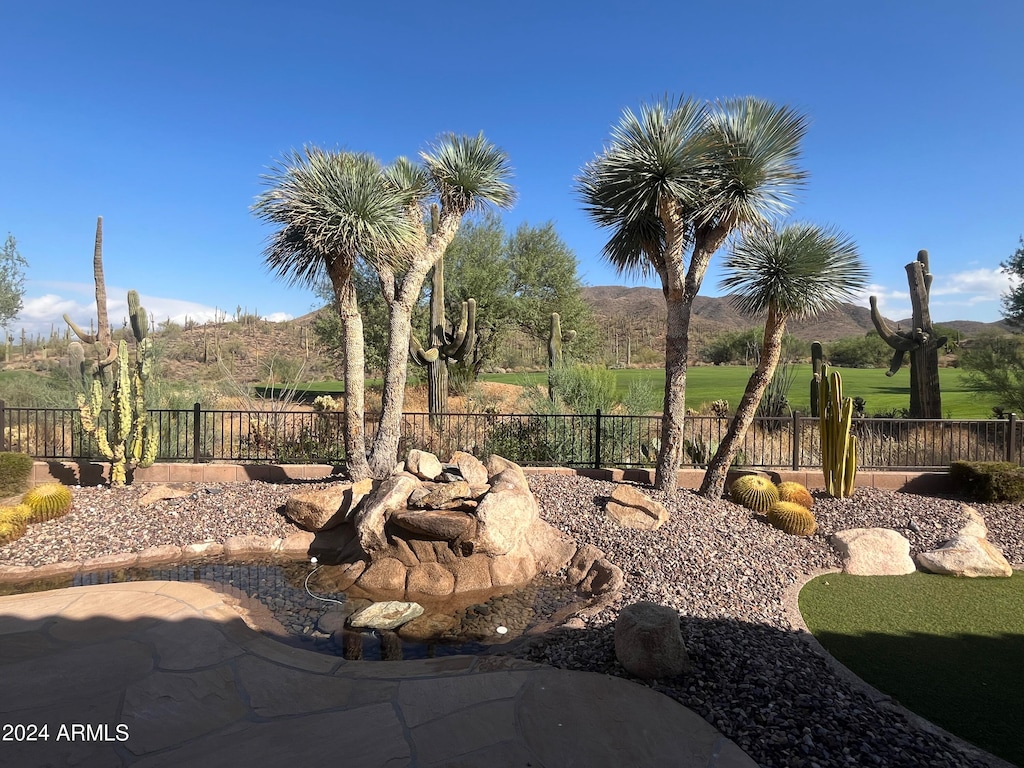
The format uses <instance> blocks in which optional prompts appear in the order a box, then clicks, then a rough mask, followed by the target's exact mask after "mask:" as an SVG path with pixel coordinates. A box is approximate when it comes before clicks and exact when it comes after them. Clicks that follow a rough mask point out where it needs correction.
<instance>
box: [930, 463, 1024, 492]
mask: <svg viewBox="0 0 1024 768" xmlns="http://www.w3.org/2000/svg"><path fill="white" fill-rule="evenodd" d="M949 475H950V477H951V478H952V480H953V484H954V486H955V487H956V489H957V491H959V492H960V493H961V494H963V495H964V496H966V497H967V498H970V499H974V500H975V501H983V502H993V501H1010V502H1019V501H1024V468H1022V467H1019V466H1017V465H1016V464H1014V463H1012V462H1008V461H954V462H953V463H952V464H951V465H950V466H949Z"/></svg>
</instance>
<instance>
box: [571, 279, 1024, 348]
mask: <svg viewBox="0 0 1024 768" xmlns="http://www.w3.org/2000/svg"><path fill="white" fill-rule="evenodd" d="M583 298H584V299H585V300H586V302H587V303H588V304H590V306H591V307H592V308H593V310H594V314H595V315H597V317H598V319H599V320H600V324H601V325H602V326H603V327H606V328H616V327H618V328H631V329H633V328H650V326H651V325H654V324H656V323H661V324H662V326H663V323H664V320H665V299H664V297H663V295H662V292H661V290H659V289H657V288H644V287H640V288H625V287H622V286H618V285H600V286H593V287H586V288H584V289H583ZM886 321H887V322H888V323H889V325H890V326H891V327H893V328H895V327H896V326H897V325H899V326H900V327H902V328H907V327H908V326H909V325H910V319H909V318H905V319H903V320H899V321H896V320H890V319H889V318H886ZM763 322H764V321H763V320H760V319H757V318H751V317H748V316H747V315H744V314H743V313H741V312H739V311H738V310H736V308H735V307H733V305H732V303H731V302H730V301H729V299H728V298H727V297H713V296H698V297H697V299H696V301H694V303H693V315H692V318H691V324H690V328H691V332H692V334H693V335H695V336H698V337H704V338H707V337H711V336H716V335H718V334H720V333H724V332H727V331H743V330H746V329H748V328H754V327H760V326H762V325H763ZM935 322H936V323H937V324H939V325H944V326H946V327H949V328H954V329H956V330H958V331H960V332H961V333H962V334H964V335H965V336H977V335H979V334H981V333H988V332H1005V331H1007V330H1009V329H1008V327H1007V325H1006V324H1005V323H1004V322H998V323H980V322H977V321H974V320H951V321H946V320H941V321H939V320H936V321H935ZM652 330H653V332H654V333H655V334H657V335H660V336H662V337H663V336H664V327H662V328H661V330H660V331H658V330H655V329H653V328H652ZM872 330H874V325H873V324H872V322H871V310H870V309H869V308H868V307H861V306H857V305H855V304H844V305H842V306H841V307H839V308H838V309H835V310H833V311H832V312H828V313H826V314H824V315H819V316H818V317H816V318H814V319H813V320H791V321H789V322H788V323H787V324H786V331H787V332H788V333H790V334H792V335H793V336H795V337H796V338H798V339H802V340H805V341H822V342H828V341H837V340H838V339H843V338H848V337H850V336H863V335H864V334H866V333H868V332H869V331H872Z"/></svg>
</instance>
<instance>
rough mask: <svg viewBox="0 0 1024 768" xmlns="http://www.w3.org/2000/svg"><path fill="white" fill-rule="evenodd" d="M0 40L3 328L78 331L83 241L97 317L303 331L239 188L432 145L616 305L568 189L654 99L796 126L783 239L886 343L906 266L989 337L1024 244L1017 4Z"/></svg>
mask: <svg viewBox="0 0 1024 768" xmlns="http://www.w3.org/2000/svg"><path fill="white" fill-rule="evenodd" d="M0 28H2V29H3V30H4V35H3V38H4V39H3V43H2V45H0V95H2V97H3V106H4V116H3V119H2V120H0V236H3V235H4V234H5V233H6V232H7V231H10V232H11V233H13V234H14V236H15V237H16V238H17V240H18V245H19V250H20V252H21V254H22V255H23V256H24V257H25V258H26V259H27V260H28V262H29V269H28V271H27V278H28V280H27V292H26V297H25V310H24V311H23V313H22V315H21V317H20V318H19V319H18V320H16V321H15V322H14V324H13V327H14V328H15V329H17V328H19V327H22V326H25V327H28V328H29V329H30V330H32V329H36V330H40V331H43V332H44V333H48V331H49V327H50V323H51V322H56V324H57V327H58V328H62V327H63V324H62V323H61V321H60V315H61V313H62V312H70V313H71V315H72V316H73V318H75V319H76V320H77V321H78V322H80V323H88V318H89V317H90V316H94V306H93V305H92V269H91V255H92V240H93V232H94V228H95V220H96V216H97V215H102V216H103V217H104V230H105V247H104V265H105V270H106V279H107V285H108V292H109V297H110V305H111V314H112V318H116V317H118V316H119V314H123V313H124V306H125V298H124V294H125V292H126V290H127V289H128V288H135V289H136V290H138V291H139V292H140V293H141V294H142V297H143V303H144V304H145V305H146V307H147V308H148V309H150V310H151V311H152V312H153V313H154V314H155V315H156V318H157V320H158V321H159V320H163V319H164V318H166V317H171V318H174V319H177V320H179V321H180V320H182V319H184V317H185V315H188V316H190V317H192V318H196V319H198V320H204V319H208V318H210V317H212V316H213V312H214V309H215V308H219V309H220V310H222V311H227V312H228V314H233V313H234V311H235V307H236V306H239V305H241V306H242V307H245V308H248V309H249V310H250V311H254V310H258V311H259V313H260V314H261V315H264V316H268V317H270V318H272V319H281V318H284V317H288V316H298V315H302V314H304V313H306V312H308V311H310V309H311V308H312V307H313V305H314V304H315V303H316V302H315V298H314V296H313V294H312V292H310V291H308V290H303V289H298V288H289V287H287V286H286V285H285V284H284V283H283V282H281V281H280V280H278V279H276V278H275V277H273V276H272V275H271V274H269V273H268V272H267V271H266V270H265V268H264V267H263V263H262V256H261V250H262V247H263V244H264V240H265V238H266V236H267V234H268V232H269V230H268V228H267V227H266V226H265V225H263V224H261V223H260V222H258V221H257V220H256V219H255V218H254V217H253V216H252V215H251V213H250V211H249V206H250V205H251V203H252V202H253V199H254V198H255V196H256V195H257V194H258V193H259V192H260V191H261V189H262V187H261V183H260V174H261V173H263V172H264V171H265V169H266V168H267V166H269V165H270V164H271V163H272V162H273V161H275V160H276V159H277V158H279V157H280V156H281V155H282V153H283V152H285V151H287V150H290V149H293V148H299V147H301V146H302V145H303V144H307V143H313V144H318V145H321V146H324V147H329V148H344V149H352V150H360V151H369V152H373V153H374V154H376V155H377V156H378V157H379V158H381V159H382V160H383V161H390V160H392V159H394V158H395V157H397V156H399V155H407V156H412V157H415V156H416V153H417V152H418V151H420V150H421V149H423V148H424V147H425V146H426V144H427V143H428V142H429V141H430V140H432V139H433V138H435V137H436V136H437V135H438V134H440V133H442V132H445V131H455V132H465V133H476V132H478V131H481V130H482V131H483V132H484V133H485V134H486V135H487V137H488V138H489V139H491V140H492V141H493V142H495V143H496V144H497V145H499V146H501V147H502V148H504V149H505V150H506V151H507V152H508V154H509V156H510V158H511V162H512V165H513V167H514V169H515V180H514V181H515V185H516V187H517V190H518V193H519V202H518V204H517V205H516V207H515V208H514V209H513V210H512V211H511V212H508V213H506V214H505V221H506V223H507V225H508V226H509V227H510V228H511V227H514V226H516V225H517V224H518V223H520V222H522V221H528V222H531V223H534V224H541V223H543V222H545V221H547V220H549V219H550V220H553V221H554V222H555V224H556V227H557V229H558V231H559V233H560V234H561V236H562V238H563V239H564V240H565V241H566V243H567V244H568V245H569V247H570V248H572V249H573V250H574V252H575V253H576V256H577V258H578V259H579V262H580V272H581V275H582V277H583V280H584V282H585V283H587V284H589V285H608V284H636V283H635V282H632V281H630V280H628V279H625V278H623V277H620V276H618V275H616V273H615V272H614V271H613V270H612V269H611V268H610V267H609V266H608V265H607V264H606V263H605V262H604V261H603V260H602V258H601V256H600V252H601V247H602V245H603V243H604V237H603V235H602V233H601V232H600V231H598V230H597V229H596V228H595V227H594V226H593V225H592V224H591V223H590V221H589V220H588V219H587V217H586V216H585V215H584V213H583V212H582V210H581V208H580V205H579V202H578V199H577V197H576V195H575V193H574V191H573V179H574V177H575V175H576V174H577V173H578V171H579V169H580V167H581V166H582V165H583V164H584V163H585V162H586V161H587V160H588V159H590V158H591V157H593V156H594V155H595V154H596V153H597V152H599V151H600V150H601V148H602V146H603V144H604V142H605V140H606V139H607V137H608V135H609V132H610V128H611V126H612V125H613V124H614V123H615V122H617V121H618V118H619V116H620V115H621V113H622V110H623V109H624V108H626V107H632V108H634V109H635V108H637V107H638V106H639V105H640V104H641V103H642V102H644V101H650V100H652V99H655V98H658V97H659V96H661V95H663V94H665V93H670V94H685V95H691V96H695V97H698V98H705V99H716V98H723V97H731V96H742V95H755V96H760V97H763V98H767V99H771V100H773V101H776V102H779V103H786V104H790V105H792V106H794V107H796V108H798V109H800V110H802V111H804V112H806V113H807V114H808V115H809V117H810V121H811V127H810V131H809V133H808V136H807V139H806V142H805V144H804V161H803V162H804V166H805V168H806V169H807V170H808V172H809V174H810V179H809V183H808V185H807V187H806V188H805V189H804V190H802V191H801V193H800V195H799V198H798V200H797V201H796V204H795V206H794V210H793V213H792V217H793V218H794V219H800V220H806V221H812V222H815V223H821V224H834V225H836V226H838V227H840V228H841V229H842V230H844V231H845V232H847V233H848V234H850V235H851V236H852V237H853V238H854V239H855V240H856V242H857V243H858V245H859V247H860V249H861V253H862V255H863V256H864V258H865V261H866V262H867V263H868V265H869V267H870V269H871V280H872V283H873V285H872V289H871V290H870V291H869V293H874V294H877V295H878V296H879V297H880V300H881V305H882V309H883V312H884V314H886V315H887V316H888V317H890V318H893V319H898V318H901V317H906V316H908V315H909V312H910V308H909V299H908V297H907V295H906V291H907V283H906V274H905V272H904V269H903V267H904V265H905V264H906V263H908V262H909V261H911V260H913V258H914V257H915V254H916V253H917V251H918V249H920V248H927V249H928V250H929V252H930V253H931V267H932V273H933V274H934V275H935V280H934V283H933V286H932V299H931V308H932V316H933V318H934V319H936V320H940V321H941V320H953V319H974V320H984V321H991V320H996V319H998V317H999V300H998V299H999V295H1000V294H1001V293H1002V292H1005V290H1007V288H1008V286H1009V282H1008V280H1007V278H1006V276H1005V275H1002V274H1000V271H999V262H1000V261H1003V260H1005V259H1007V258H1009V257H1010V255H1011V254H1012V253H1013V252H1014V250H1015V249H1016V248H1017V245H1018V237H1019V236H1020V235H1021V234H1022V233H1024V215H1022V214H1024V191H1022V185H1021V179H1022V178H1024V173H1022V171H1024V153H1022V149H1021V130H1022V126H1024V119H1022V118H1024V105H1022V102H1024V88H1022V84H1024V57H1022V56H1021V55H1020V30H1021V29H1024V3H1020V2H1019V0H982V1H981V2H975V3H965V2H963V1H962V0H954V1H951V0H903V1H902V2H892V1H891V0H889V1H886V2H880V1H879V0H862V2H858V3H834V2H828V1H827V0H826V1H825V2H822V0H805V1H787V0H779V1H778V2H773V3H766V2H755V1H754V0H735V1H734V2H731V3H712V2H706V3H699V4H698V3H690V2H680V1H679V0H673V1H672V2H645V1H643V0H637V1H635V2H631V3H628V4H623V3H608V4H603V3H600V2H593V1H591V2H577V1H576V0H571V1H569V2H551V1H550V0H549V1H548V2H544V3H540V2H536V1H535V0H524V1H523V2H519V3H516V4H515V7H513V4H511V3H501V4H492V3H485V2H477V3H469V2H444V3H433V4H425V3H411V2H406V1H405V0H392V2H389V3H379V4H373V3H346V2H306V1H304V0H294V1H293V2H289V3H281V2H273V3H271V2H264V1H263V0H231V1H230V2H225V1H220V0H208V1H207V2H197V1H196V0H180V1H178V2H175V3H160V4H154V3H140V2H137V1H133V2H120V1H118V2H111V1H109V0H97V2H95V3H81V2H79V1H78V0H76V1H75V2H55V1H54V0H33V2H31V3H27V2H26V3H13V2H12V3H4V4H3V7H2V10H0ZM723 256H724V253H723V254H720V255H719V256H718V257H716V259H715V263H719V262H721V261H722V258H723ZM718 279H719V275H718V274H717V273H716V271H715V269H714V266H713V267H712V270H711V271H710V272H709V275H708V277H707V279H706V280H705V283H704V289H703V291H702V292H703V293H705V294H709V295H713V294H715V293H716V292H717V283H718ZM863 304H864V305H865V306H866V305H867V298H866V296H865V297H864V299H863Z"/></svg>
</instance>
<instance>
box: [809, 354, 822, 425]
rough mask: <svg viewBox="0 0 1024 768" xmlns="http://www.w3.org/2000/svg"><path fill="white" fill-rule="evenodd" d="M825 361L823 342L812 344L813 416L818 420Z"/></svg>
mask: <svg viewBox="0 0 1024 768" xmlns="http://www.w3.org/2000/svg"><path fill="white" fill-rule="evenodd" d="M824 360H825V353H824V351H823V350H822V348H821V342H820V341H815V342H812V343H811V371H812V375H811V416H813V417H814V418H818V409H819V403H818V399H819V395H820V392H821V366H822V363H823V362H824Z"/></svg>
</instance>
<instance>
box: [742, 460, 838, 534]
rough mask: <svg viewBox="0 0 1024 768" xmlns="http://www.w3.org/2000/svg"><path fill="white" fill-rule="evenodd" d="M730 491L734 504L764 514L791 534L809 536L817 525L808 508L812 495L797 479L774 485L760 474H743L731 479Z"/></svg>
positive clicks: (778, 526)
mask: <svg viewBox="0 0 1024 768" xmlns="http://www.w3.org/2000/svg"><path fill="white" fill-rule="evenodd" d="M729 495H730V497H731V498H732V500H733V501H734V502H736V503H737V504H740V505H741V506H744V507H746V508H747V509H751V510H753V511H754V512H760V513H762V514H765V515H767V517H768V522H769V523H771V524H772V525H774V526H775V527H776V528H779V529H780V530H782V531H785V532H786V533H789V534H792V535H794V536H810V535H812V534H813V533H814V532H815V531H816V530H817V528H818V523H817V521H816V520H815V519H814V513H813V512H811V506H812V505H813V504H814V497H813V496H811V492H810V491H808V490H807V488H805V487H804V486H803V485H801V484H800V483H796V482H791V481H787V482H783V483H779V484H778V485H775V484H774V483H772V481H771V480H769V479H768V478H766V477H763V476H761V475H743V476H742V477H739V478H737V479H736V480H735V481H734V482H733V484H732V486H731V487H730V488H729Z"/></svg>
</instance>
